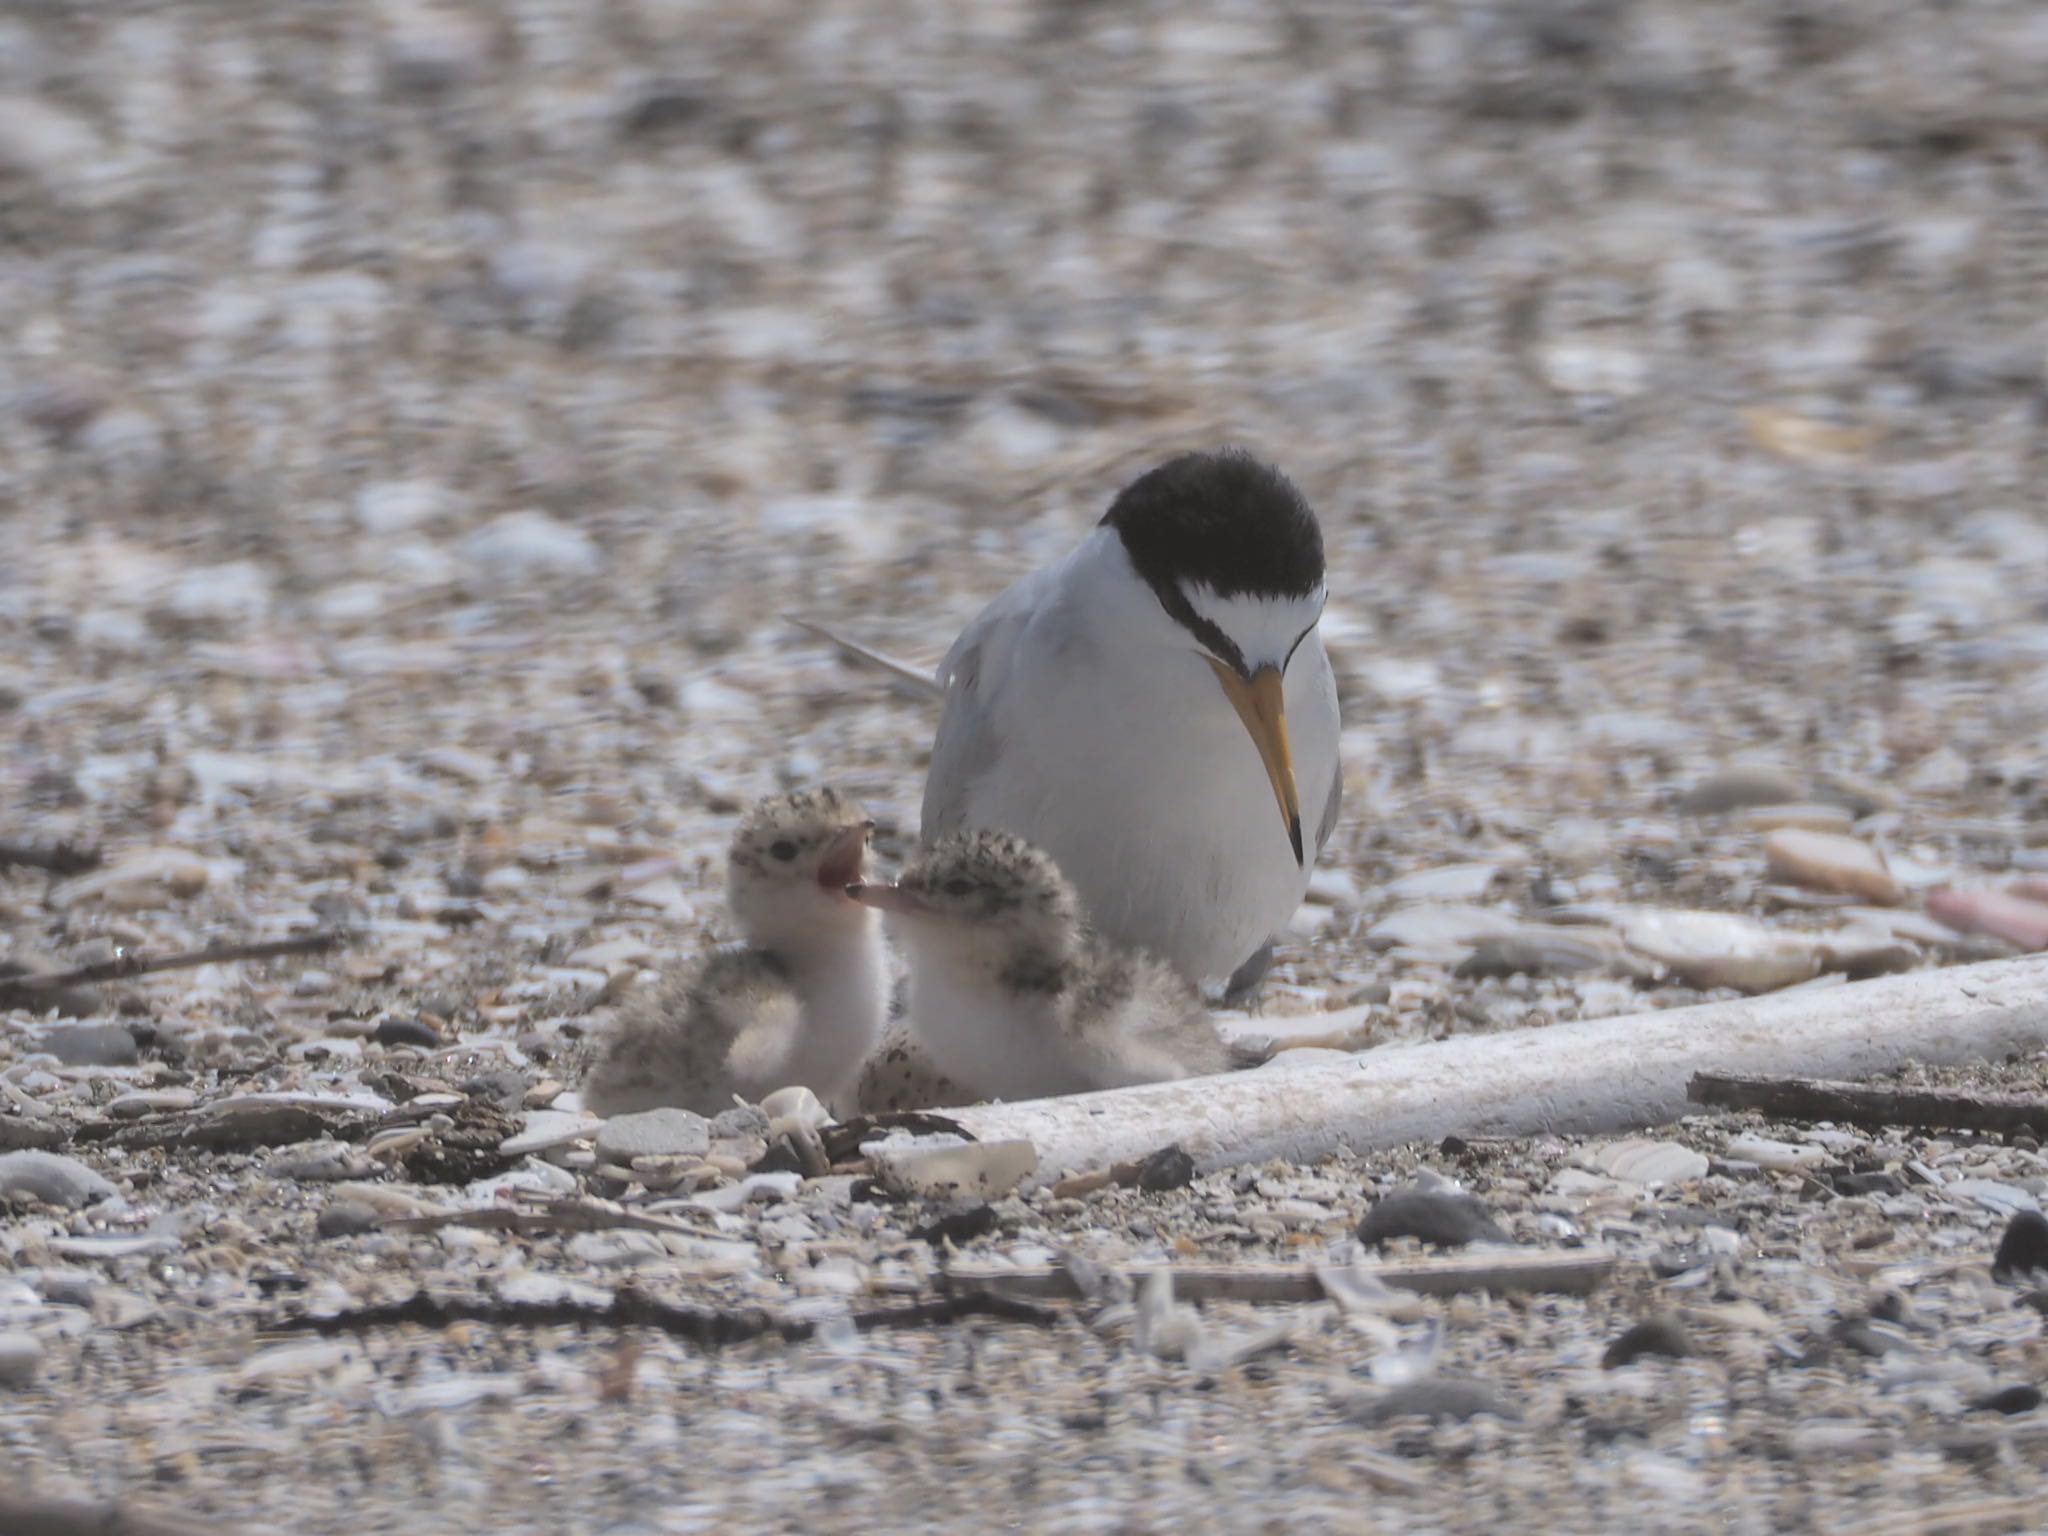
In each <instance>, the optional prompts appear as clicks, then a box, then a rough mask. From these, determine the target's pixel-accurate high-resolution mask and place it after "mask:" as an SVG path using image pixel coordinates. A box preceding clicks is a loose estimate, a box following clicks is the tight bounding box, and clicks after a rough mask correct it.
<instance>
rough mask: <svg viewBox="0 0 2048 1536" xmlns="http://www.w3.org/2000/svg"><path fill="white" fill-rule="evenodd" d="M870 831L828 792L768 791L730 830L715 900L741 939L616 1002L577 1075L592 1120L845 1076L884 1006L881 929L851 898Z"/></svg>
mask: <svg viewBox="0 0 2048 1536" xmlns="http://www.w3.org/2000/svg"><path fill="white" fill-rule="evenodd" d="M873 831H874V823H873V822H871V821H869V820H868V819H867V817H866V815H865V814H864V813H863V812H862V810H861V808H860V807H859V806H857V805H855V804H854V803H853V802H852V801H850V800H847V799H845V798H843V797H842V796H841V795H839V794H838V792H837V791H835V790H832V789H829V788H827V789H820V790H814V791H807V792H803V793H799V794H790V795H775V796H771V797H770V798H768V799H766V800H763V801H761V802H760V803H759V804H757V805H756V806H754V808H753V809H752V810H750V811H749V812H748V813H747V814H746V816H745V817H744V818H743V819H742V820H741V822H740V824H739V827H738V828H737V830H735V831H734V833H733V839H732V847H731V850H730V852H729V853H728V855H727V859H726V901H727V904H728V906H729V907H730V908H731V910H732V916H733V921H734V923H735V924H736V925H737V927H738V928H739V931H740V934H741V936H742V939H743V942H741V943H738V944H729V945H725V946H723V947H721V948H719V949H716V950H714V951H713V952H712V953H711V954H710V955H709V956H707V957H706V958H705V960H704V961H703V962H702V963H701V964H700V965H698V966H697V967H695V968H694V969H692V970H690V971H686V972H683V973H680V974H675V975H670V976H664V977H663V978H662V979H661V980H660V981H659V982H657V983H656V984H655V985H653V986H651V987H649V988H647V989H646V990H645V991H644V992H642V993H637V994H634V995H632V996H630V997H629V998H628V999H627V1000H626V1002H625V1004H624V1005H623V1006H622V1007H621V1009H620V1013H619V1017H618V1019H617V1021H616V1023H615V1024H614V1025H613V1027H612V1030H611V1033H610V1034H609V1035H608V1036H607V1037H606V1038H605V1040H604V1042H603V1044H602V1045H601V1046H600V1048H599V1052H598V1055H597V1059H596V1060H595V1061H594V1062H593V1063H592V1065H591V1068H590V1071H589V1073H588V1074H587V1075H586V1077H585V1078H584V1082H583V1100H584V1103H585V1104H586V1105H587V1106H588V1107H589V1108H590V1109H592V1110H594V1111H595V1112H596V1113H598V1114H601V1115H618V1114H626V1113H629V1112H631V1111H634V1110H641V1109H652V1108H655V1107H656V1106H658V1105H664V1104H673V1105H678V1106H680V1107H681V1108H684V1109H691V1110H696V1111H697V1112H698V1113H700V1114H716V1113H717V1112H718V1111H720V1110H722V1109H730V1108H731V1107H732V1100H733V1095H734V1094H738V1095H740V1096H741V1097H742V1098H744V1099H747V1100H749V1101H754V1100H758V1099H759V1098H760V1097H761V1096H762V1095H763V1094H765V1093H768V1092H771V1091H772V1090H774V1089H776V1088H780V1087H783V1086H786V1085H789V1084H792V1083H801V1084H802V1085H803V1086H805V1087H807V1088H810V1089H812V1090H813V1091H814V1092H816V1093H817V1094H818V1095H819V1096H820V1097H821V1098H830V1097H831V1096H832V1095H834V1094H836V1093H838V1092H840V1091H842V1090H843V1089H845V1088H847V1087H849V1086H850V1085H851V1084H852V1081H853V1079H854V1076H855V1074H856V1073H858V1071H859V1070H860V1064H861V1061H862V1060H863V1058H865V1057H866V1055H867V1054H868V1052H869V1051H870V1050H872V1049H873V1048H874V1045H875V1043H876V1042H877V1041H878V1040H879V1039H880V1038H881V1033H882V1022H883V1020H884V1019H885V1018H886V1017H887V1014H888V1006H889V970H888V957H887V954H886V952H885V950H884V948H883V944H882V935H881V925H880V924H879V923H878V922H877V920H876V918H875V914H874V912H873V911H871V910H870V909H869V908H868V907H866V906H863V905H862V904H860V903H859V902H856V901H854V900H852V899H851V898H850V897H849V895H848V894H847V890H848V887H849V886H853V885H857V884H858V883H859V882H861V881H862V880H863V879H864V878H865V877H866V875H867V855H868V841H869V837H870V834H872V832H873Z"/></svg>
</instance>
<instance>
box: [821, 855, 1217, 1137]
mask: <svg viewBox="0 0 2048 1536" xmlns="http://www.w3.org/2000/svg"><path fill="white" fill-rule="evenodd" d="M852 894H853V895H854V896H855V898H856V899H858V900H859V901H861V902H863V903H865V904H866V905H868V906H870V907H874V908H876V909H878V910H880V911H882V912H884V913H887V914H888V918H889V930H890V933H891V934H892V935H893V936H894V938H895V939H896V941H897V943H898V944H899V945H900V946H901V948H902V950H903V955H904V958H905V960H906V961H907V962H908V964H909V967H910V1006H909V1024H910V1029H911V1032H912V1035H913V1036H914V1037H915V1039H916V1040H917V1042H918V1043H919V1044H920V1045H921V1046H922V1047H923V1048H924V1051H925V1053H926V1054H927V1055H928V1056H929V1057H930V1058H931V1064H932V1066H933V1067H935V1068H936V1069H937V1070H938V1071H939V1072H941V1073H943V1074H945V1076H946V1077H948V1078H951V1079H952V1080H953V1081H954V1082H956V1083H957V1084H959V1086H960V1087H961V1088H963V1089H965V1090H967V1091H968V1092H970V1093H973V1094H977V1095H982V1096H985V1097H989V1098H1005V1099H1028V1098H1038V1097H1042V1096H1043V1095H1046V1094H1053V1093H1080V1092H1086V1091H1087V1090H1089V1089H1094V1088H1116V1087H1122V1086H1124V1085H1126V1084H1130V1083H1149V1082H1159V1081H1162V1080H1165V1079H1168V1078H1177V1077H1192V1076H1195V1075H1197V1074H1200V1073H1206V1072H1220V1071H1222V1070H1223V1068H1224V1066H1225V1065H1226V1058H1225V1053H1224V1049H1223V1046H1222V1043H1221V1042H1220V1041H1219V1040H1218V1039H1217V1037H1216V1032H1215V1030H1214V1028H1213V1027H1212V1026H1211V1025H1210V1023H1209V1018H1208V1014H1207V1012H1206V1010H1205V1009H1204V1008H1203V1006H1202V998H1201V994H1200V993H1198V992H1197V991H1196V990H1195V988H1194V986H1193V985H1192V984H1191V983H1189V982H1188V981H1187V980H1186V979H1185V978H1184V977H1182V976H1181V974H1180V973H1179V972H1178V971H1176V970H1175V969H1174V968H1173V967H1172V966H1170V965H1168V964H1167V963H1166V962H1165V961H1164V960H1161V959H1160V958H1159V957H1157V956H1156V955H1151V954H1146V953H1144V952H1142V951H1137V950H1127V949H1119V948H1117V947H1116V946H1114V945H1112V944H1110V943H1109V942H1107V941H1106V940H1104V939H1102V938H1100V937H1098V936H1097V935H1096V934H1095V933H1093V932H1092V931H1091V930H1090V929H1089V928H1088V926H1087V924H1086V922H1085V921H1084V919H1083V916H1082V910H1081V902H1080V898H1079V897H1078V896H1076V894H1075V892H1074V888H1073V886H1072V885H1070V884H1069V883H1068V882H1067V879H1066V877H1065V876H1064V875H1062V874H1061V873H1060V871H1059V867H1058V866H1057V865H1056V864H1054V863H1053V861H1052V860H1051V858H1049V857H1048V856H1047V855H1046V854H1044V853H1042V852H1040V851H1039V850H1038V849H1036V848H1034V847H1032V846H1031V845H1030V844H1029V843H1026V842H1025V841H1023V840H1022V839H1021V838H1017V837H1013V836H1011V835H1010V834H1009V833H1007V832H993V831H986V830H984V831H975V832H961V833H955V834H954V835H953V836H951V837H947V838H942V839H941V840H940V841H938V842H937V843H935V844H933V845H932V846H931V847H930V848H928V849H926V850H925V851H924V852H922V853H920V854H919V855H918V856H917V857H916V858H914V859H912V860H911V862H910V863H909V864H908V865H907V866H905V868H904V870H903V873H902V875H901V876H900V877H899V878H898V880H897V883H896V884H894V885H861V886H857V887H856V888H855V889H854V891H853V893H852Z"/></svg>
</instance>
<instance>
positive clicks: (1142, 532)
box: [1102, 448, 1323, 623]
mask: <svg viewBox="0 0 2048 1536" xmlns="http://www.w3.org/2000/svg"><path fill="white" fill-rule="evenodd" d="M1102 525H1103V526H1104V527H1105V528H1114V529H1115V530H1116V532H1117V537H1118V538H1120V539H1121V540H1122V541H1123V546H1124V552H1125V553H1126V554H1128V555H1129V556H1130V560H1131V565H1132V566H1133V568H1135V569H1136V571H1137V573H1138V574H1139V575H1140V576H1142V577H1143V578H1144V580H1145V584H1146V585H1147V586H1149V587H1151V588H1152V590H1153V591H1154V592H1157V593H1159V594H1160V600H1161V601H1162V602H1166V603H1167V610H1168V612H1172V611H1173V604H1172V603H1171V602H1169V601H1168V600H1167V597H1166V593H1167V592H1168V591H1175V592H1179V591H1182V590H1184V589H1186V588H1188V587H1205V588H1207V589H1208V590H1209V591H1210V592H1212V593H1214V594H1215V595H1216V596H1218V597H1269V598H1307V597H1311V596H1313V595H1314V594H1315V593H1316V592H1317V590H1318V589H1319V588H1320V587H1321V586H1322V585H1323V530H1322V525H1321V524H1320V523H1318V522H1317V521H1316V514H1315V512H1314V510H1313V509H1311V508H1310V506H1309V504H1308V501H1307V498H1305V497H1304V496H1303V495H1302V494H1301V492H1300V491H1299V490H1297V489H1296V488H1295V485H1294V482H1293V481H1292V480H1289V479H1288V478H1287V477H1286V476H1285V475H1283V474H1281V473H1280V471H1279V470H1277V469H1275V468H1274V467H1273V466H1272V465H1270V464H1267V463H1264V462H1262V461H1261V460H1259V459H1256V458H1254V457H1253V456H1252V455H1251V454H1249V453H1246V452H1245V451H1244V450H1243V449H1241V448H1225V449H1221V450H1219V451H1217V452H1214V453H1183V454H1181V455H1179V456H1178V457H1176V458H1171V459H1168V460H1167V461H1166V462H1165V463H1164V464H1161V465H1159V466H1158V467H1157V468H1155V469H1149V470H1147V471H1146V472H1145V473H1144V474H1142V475H1140V476H1138V478H1137V479H1135V480H1133V481H1132V482H1131V483H1130V484H1129V485H1127V486H1125V487H1124V488H1123V490H1122V491H1120V492H1118V494H1117V498H1116V500H1115V501H1113V502H1111V503H1110V507H1109V511H1108V512H1106V513H1104V514H1103V518H1102ZM1174 617H1175V618H1180V617H1181V615H1180V614H1178V613H1175V614H1174ZM1182 622H1183V623H1185V622H1186V620H1185V619H1183V620H1182Z"/></svg>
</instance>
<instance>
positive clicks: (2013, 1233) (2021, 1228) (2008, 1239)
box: [0, 1153, 2048, 1282]
mask: <svg viewBox="0 0 2048 1536" xmlns="http://www.w3.org/2000/svg"><path fill="white" fill-rule="evenodd" d="M15 1155H16V1156H27V1155H28V1154H26V1153H16V1154H15ZM4 1161H5V1159H4V1158H0V1162H4ZM1991 1274H1992V1278H1994V1279H1996V1280H1999V1281H2001V1282H2009V1281H2013V1280H2018V1279H2022V1278H2024V1277H2025V1276H2028V1275H2036V1274H2048V1217H2043V1216H2042V1215H2041V1213H2040V1212H2039V1211H2020V1212H2017V1213H2016V1214H2015V1215H2014V1216H2013V1218H2012V1220H2010V1221H2008V1222H2007V1223H2006V1224H2005V1235H2004V1236H2003V1237H2001V1238H1999V1240H1998V1252H1997V1253H1996V1254H1994V1255H1993V1256H1992V1259H1991Z"/></svg>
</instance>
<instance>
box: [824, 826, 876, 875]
mask: <svg viewBox="0 0 2048 1536" xmlns="http://www.w3.org/2000/svg"><path fill="white" fill-rule="evenodd" d="M874 829H875V824H874V823H873V822H872V821H858V822H855V823H854V824H853V825H852V826H850V827H848V828H847V829H846V830H845V831H843V832H841V833H840V834H839V835H838V836H837V837H835V838H833V839H832V841H831V843H830V845H829V846H827V848H826V849H825V856H824V857H823V858H822V859H820V860H819V861H818V884H820V885H822V886H823V887H824V888H825V889H826V890H828V891H843V890H846V889H847V888H848V887H850V886H852V885H853V884H854V883H855V882H857V881H858V880H859V879H860V877H861V871H862V869H863V868H864V867H865V865H866V863H867V857H868V834H869V833H871V832H873V831H874Z"/></svg>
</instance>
